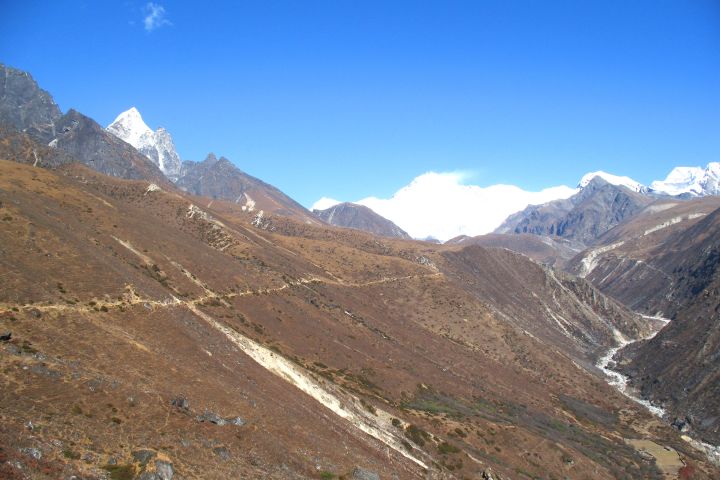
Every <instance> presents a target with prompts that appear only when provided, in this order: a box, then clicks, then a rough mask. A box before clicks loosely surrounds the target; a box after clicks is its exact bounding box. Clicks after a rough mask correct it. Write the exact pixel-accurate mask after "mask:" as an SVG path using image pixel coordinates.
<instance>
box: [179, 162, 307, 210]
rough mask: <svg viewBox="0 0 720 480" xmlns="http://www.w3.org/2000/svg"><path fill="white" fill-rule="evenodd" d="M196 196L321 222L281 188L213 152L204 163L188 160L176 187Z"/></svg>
mask: <svg viewBox="0 0 720 480" xmlns="http://www.w3.org/2000/svg"><path fill="white" fill-rule="evenodd" d="M176 185H177V186H178V187H179V188H181V189H182V190H184V191H186V192H188V193H191V194H193V195H200V196H203V197H209V198H213V199H223V200H230V201H232V202H235V203H237V204H239V205H242V206H243V207H244V210H247V211H248V212H253V211H255V212H258V211H261V210H262V211H263V212H264V213H274V214H276V215H286V216H293V217H295V218H297V219H299V220H302V221H309V222H311V223H319V222H318V220H317V219H316V218H315V217H314V216H313V215H312V214H311V213H310V212H309V211H308V210H306V209H305V208H304V207H303V206H302V205H300V204H299V203H297V202H296V201H295V200H293V199H291V198H290V197H288V196H287V195H285V194H284V193H282V192H281V191H280V190H278V189H277V188H275V187H273V186H272V185H269V184H267V183H265V182H263V181H262V180H259V179H257V178H255V177H253V176H250V175H248V174H246V173H245V172H243V171H242V170H240V169H239V168H237V167H236V166H235V165H233V164H232V162H230V160H228V159H227V158H225V157H220V159H218V158H217V157H216V156H215V155H214V154H212V153H210V154H209V155H208V156H207V158H206V159H205V160H203V161H202V162H191V161H185V162H183V164H182V169H181V171H180V178H179V179H178V181H177V184H176Z"/></svg>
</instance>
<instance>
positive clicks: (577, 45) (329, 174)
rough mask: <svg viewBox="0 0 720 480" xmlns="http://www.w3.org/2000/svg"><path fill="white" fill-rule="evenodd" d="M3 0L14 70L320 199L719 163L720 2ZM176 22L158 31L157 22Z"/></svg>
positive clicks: (64, 98)
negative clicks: (461, 174) (129, 113)
mask: <svg viewBox="0 0 720 480" xmlns="http://www.w3.org/2000/svg"><path fill="white" fill-rule="evenodd" d="M155 6H156V7H158V6H160V7H163V8H164V10H165V15H164V17H162V16H158V17H156V22H155V24H154V26H155V28H154V29H152V30H151V31H147V30H146V28H145V24H144V21H143V19H144V17H146V16H147V15H148V13H149V11H150V10H149V7H148V3H147V2H136V1H118V2H110V1H67V2H66V1H55V2H51V1H42V2H40V1H32V0H17V1H11V0H0V62H3V63H6V64H8V65H11V66H14V67H18V68H21V69H25V70H28V71H30V72H31V73H32V74H33V76H34V77H35V78H36V79H37V80H38V81H39V82H40V84H41V86H42V87H44V88H45V89H47V90H49V91H50V92H51V93H52V94H53V95H54V97H55V99H56V101H57V102H58V103H59V105H60V107H61V108H62V109H63V110H67V109H68V108H76V109H78V110H79V111H81V112H83V113H85V114H87V115H89V116H91V117H93V118H95V119H96V120H97V121H99V122H100V123H101V124H103V125H107V124H108V123H109V122H111V121H112V120H113V119H114V117H115V116H116V115H117V114H118V113H119V112H120V111H122V110H125V109H127V108H129V107H130V106H133V105H134V106H137V107H138V109H139V110H140V112H141V113H142V114H143V116H144V118H145V120H146V122H147V123H148V124H149V125H150V126H151V127H153V128H156V127H158V126H164V127H166V128H167V129H168V130H169V131H170V132H171V134H172V135H173V137H174V139H175V142H176V145H177V147H178V150H179V152H180V155H181V156H182V157H183V158H184V159H194V160H201V159H203V158H204V157H205V155H206V154H207V152H209V151H214V152H216V153H217V154H222V155H225V156H227V157H228V158H230V159H231V160H233V161H234V162H235V163H236V164H237V165H238V166H239V167H240V168H241V169H243V170H245V171H246V172H248V173H250V174H253V175H255V176H258V177H260V178H262V179H263V180H265V181H268V182H270V183H272V184H274V185H276V186H278V187H279V188H281V189H282V190H284V191H285V192H286V193H288V194H290V195H291V196H293V197H294V198H296V199H297V200H299V201H300V202H301V203H303V204H305V205H306V206H309V205H310V204H312V202H313V201H314V200H316V199H317V198H319V197H320V196H322V195H327V196H331V197H335V198H339V199H359V198H362V197H365V196H367V195H376V196H388V195H391V194H392V193H393V192H394V191H395V190H396V189H398V188H400V187H402V186H403V185H405V184H407V183H408V181H409V180H411V179H412V178H413V177H415V176H416V175H419V174H421V173H423V172H425V171H428V170H435V171H455V170H464V171H471V172H474V173H475V176H474V177H473V178H472V180H471V182H472V183H476V184H479V185H488V184H491V183H497V182H504V183H513V184H516V185H519V186H521V187H523V188H528V189H538V188H541V187H544V186H549V185H556V184H568V185H574V183H575V182H577V180H578V179H579V178H580V176H581V175H582V174H583V173H585V172H587V171H590V170H597V169H602V170H606V171H610V172H612V173H617V174H624V175H629V176H632V177H634V178H635V179H637V180H639V181H641V182H646V183H647V182H649V181H650V180H653V179H656V178H664V176H665V174H666V173H667V172H668V171H669V170H670V169H671V168H672V167H673V166H675V165H678V164H688V165H700V164H702V165H704V164H705V163H707V162H708V161H718V160H720V1H718V0H692V1H687V0H678V1H663V0H651V1H639V0H633V1H627V0H622V1H614V0H601V1H585V0H580V1H578V0H567V1H534V0H528V1H511V0H500V1H482V0H474V1H468V2H459V1H449V0H448V1H437V2H428V1H421V0H416V1H410V2H400V1H391V0H386V1H378V2H374V1H369V0H363V1H343V0H328V1H310V0H307V1H287V2H283V1H274V0H258V1H253V2H247V1H231V2H178V1H163V0H157V1H156V2H155ZM163 18H164V19H165V21H164V22H163V21H162V19H163Z"/></svg>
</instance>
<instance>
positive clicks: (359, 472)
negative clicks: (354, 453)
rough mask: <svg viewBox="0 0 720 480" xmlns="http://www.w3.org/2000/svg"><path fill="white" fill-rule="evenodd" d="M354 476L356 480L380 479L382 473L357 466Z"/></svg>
mask: <svg viewBox="0 0 720 480" xmlns="http://www.w3.org/2000/svg"><path fill="white" fill-rule="evenodd" d="M352 478H353V479H354V480H380V475H378V474H377V473H375V472H371V471H370V470H365V469H364V468H360V467H355V469H354V470H353V472H352Z"/></svg>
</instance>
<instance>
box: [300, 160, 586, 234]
mask: <svg viewBox="0 0 720 480" xmlns="http://www.w3.org/2000/svg"><path fill="white" fill-rule="evenodd" d="M462 180H463V174H460V173H436V172H428V173H424V174H423V175H420V176H419V177H416V178H415V179H414V180H413V181H412V182H410V184H409V185H407V186H405V187H403V188H401V189H400V190H398V191H397V192H396V193H395V194H394V195H393V196H392V197H391V198H387V199H383V198H375V197H368V198H365V199H362V200H360V201H358V202H355V203H359V204H361V205H365V206H367V207H370V208H371V209H372V210H374V211H375V212H377V213H379V214H380V215H382V216H383V217H385V218H387V219H389V220H392V221H393V222H395V223H396V224H397V225H398V226H399V227H400V228H402V229H403V230H405V231H406V232H408V233H409V234H410V235H411V236H412V237H414V238H426V237H434V238H437V239H438V240H443V241H445V240H448V239H450V238H453V237H455V236H458V235H470V236H474V235H482V234H484V233H489V232H492V231H493V230H494V229H495V228H497V227H498V226H499V225H500V224H501V223H502V222H503V220H505V219H506V218H507V216H508V215H510V214H512V213H515V212H518V211H520V210H522V209H524V208H525V207H527V206H528V205H536V204H542V203H546V202H549V201H551V200H556V199H558V198H567V197H570V196H571V195H573V194H574V193H576V192H577V190H576V189H573V188H570V187H566V186H558V187H551V188H546V189H544V190H541V191H539V192H528V191H525V190H523V189H521V188H519V187H516V186H514V185H491V186H489V187H479V186H477V185H463V184H462ZM327 200H330V199H326V198H322V199H320V200H318V202H316V204H315V205H313V208H315V206H316V205H318V204H320V203H321V202H324V201H325V202H326V201H327ZM332 201H333V202H335V200H332ZM326 204H328V203H323V205H326ZM329 206H330V205H329V204H328V207H329ZM328 207H324V208H328Z"/></svg>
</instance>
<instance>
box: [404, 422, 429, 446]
mask: <svg viewBox="0 0 720 480" xmlns="http://www.w3.org/2000/svg"><path fill="white" fill-rule="evenodd" d="M405 436H406V437H408V438H409V439H410V440H412V441H413V442H415V444H417V445H420V446H421V447H422V446H423V445H425V440H430V435H429V434H428V433H427V432H426V431H425V430H423V429H422V428H420V427H418V426H416V425H408V426H407V427H405Z"/></svg>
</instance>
